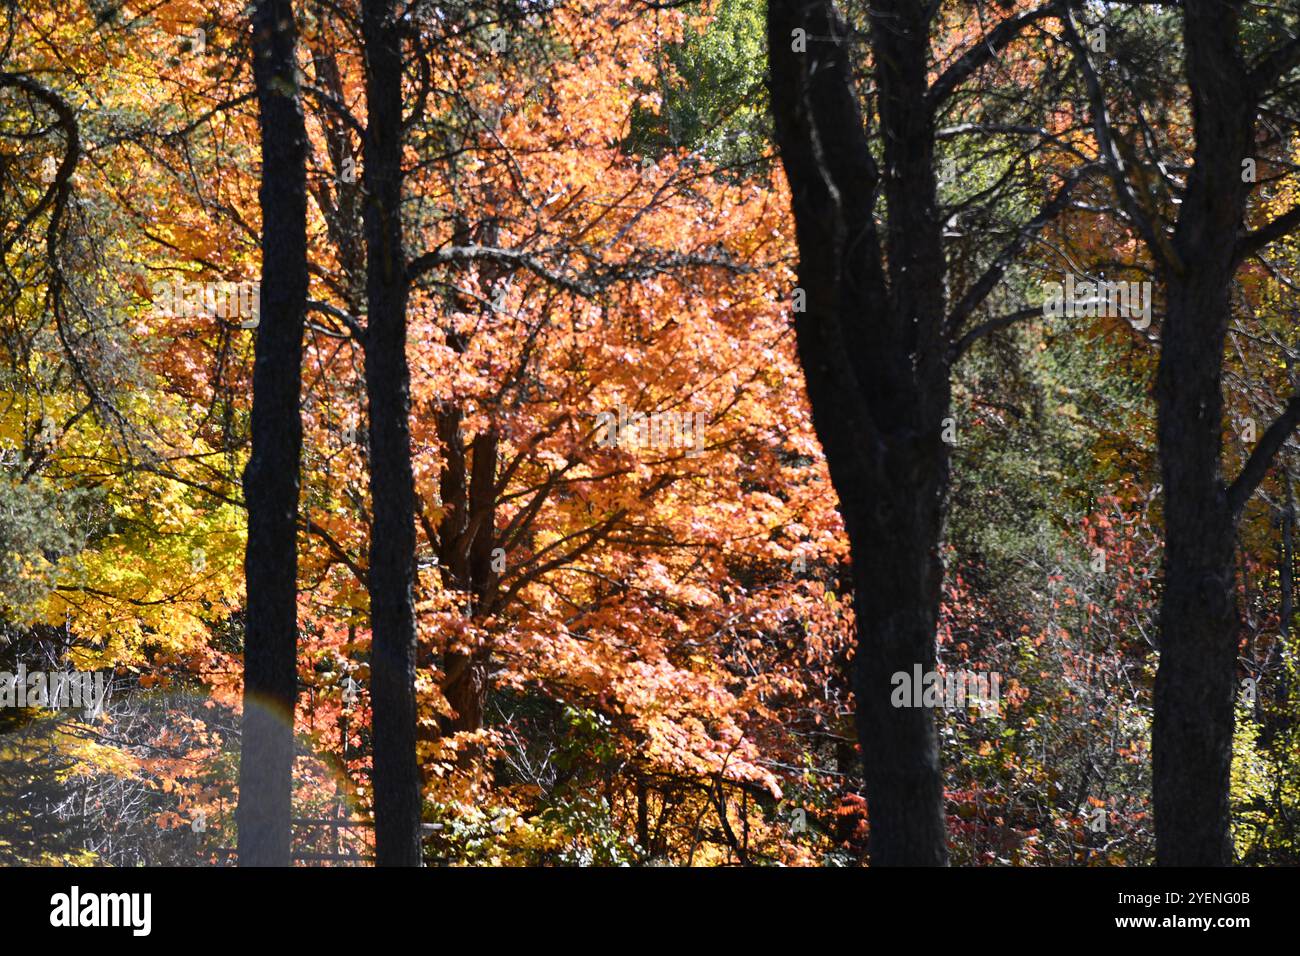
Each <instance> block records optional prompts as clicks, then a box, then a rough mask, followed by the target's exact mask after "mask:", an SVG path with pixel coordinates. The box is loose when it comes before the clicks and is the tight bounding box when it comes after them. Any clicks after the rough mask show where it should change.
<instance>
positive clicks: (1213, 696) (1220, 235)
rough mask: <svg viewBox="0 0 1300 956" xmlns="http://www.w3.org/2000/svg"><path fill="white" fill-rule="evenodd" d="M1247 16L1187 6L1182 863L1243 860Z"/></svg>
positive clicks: (1192, 1)
mask: <svg viewBox="0 0 1300 956" xmlns="http://www.w3.org/2000/svg"><path fill="white" fill-rule="evenodd" d="M1238 21H1239V15H1238V12H1237V10H1236V8H1235V7H1234V6H1233V5H1231V4H1226V3H1220V2H1205V0H1188V3H1187V4H1186V6H1185V19H1184V24H1185V28H1184V34H1185V45H1186V69H1187V77H1188V83H1189V85H1190V87H1191V92H1192V116H1193V123H1194V127H1195V132H1196V148H1195V155H1194V160H1193V168H1192V172H1191V175H1190V177H1189V180H1188V184H1187V190H1186V193H1185V195H1184V198H1183V203H1182V207H1181V210H1180V212H1179V216H1178V223H1177V226H1176V228H1175V230H1174V241H1173V246H1174V251H1175V253H1176V255H1177V257H1178V260H1179V263H1178V264H1177V266H1176V267H1175V268H1172V269H1169V270H1168V271H1167V282H1166V291H1167V296H1168V299H1167V310H1166V316H1165V325H1164V329H1163V331H1162V334H1161V339H1162V343H1163V344H1162V347H1161V354H1160V365H1159V370H1158V373H1157V385H1156V402H1157V426H1158V439H1159V449H1160V466H1161V476H1162V479H1163V482H1164V489H1165V579H1164V592H1163V595H1162V599H1161V609H1160V615H1161V622H1160V664H1159V668H1158V670H1157V672H1156V684H1155V716H1154V722H1153V726H1152V773H1153V789H1154V805H1155V807H1154V808H1155V830H1156V862H1157V863H1159V864H1163V865H1175V866H1224V865H1227V864H1229V863H1231V862H1232V838H1231V830H1230V817H1229V771H1230V767H1231V761H1232V736H1233V698H1234V688H1235V684H1236V658H1237V640H1238V630H1239V618H1238V612H1237V606H1236V593H1235V582H1236V575H1235V569H1234V566H1233V559H1232V556H1233V543H1234V541H1235V540H1236V532H1237V514H1236V513H1234V511H1235V509H1234V507H1233V505H1232V503H1231V501H1230V494H1229V489H1228V487H1227V485H1226V484H1225V482H1224V479H1223V474H1222V468H1221V464H1220V455H1221V450H1222V449H1221V444H1222V430H1223V393H1222V369H1223V348H1224V344H1225V339H1226V336H1227V330H1228V325H1229V322H1230V320H1231V302H1230V291H1231V286H1232V278H1233V275H1234V272H1235V269H1236V262H1235V248H1234V239H1235V238H1236V236H1237V235H1238V233H1239V230H1240V228H1241V225H1242V220H1243V217H1244V214H1245V208H1246V199H1247V196H1248V191H1249V186H1248V185H1247V184H1245V183H1243V182H1242V174H1241V169H1242V166H1241V163H1242V159H1243V158H1244V157H1246V156H1249V155H1250V153H1251V151H1252V149H1251V148H1252V145H1253V136H1254V132H1253V124H1254V110H1255V106H1254V102H1253V96H1252V94H1251V91H1250V88H1249V81H1248V74H1247V70H1246V67H1245V64H1244V62H1243V60H1242V56H1241V53H1240V46H1239V44H1240V39H1239V35H1238V33H1239V31H1238V26H1239V24H1238Z"/></svg>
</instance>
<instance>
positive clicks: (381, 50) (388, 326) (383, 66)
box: [361, 0, 421, 866]
mask: <svg viewBox="0 0 1300 956" xmlns="http://www.w3.org/2000/svg"><path fill="white" fill-rule="evenodd" d="M361 22H362V35H363V39H364V42H365V63H366V102H367V105H368V110H369V114H368V121H367V125H366V136H365V176H364V180H365V186H366V200H365V202H366V205H365V234H366V295H367V304H368V316H369V319H368V323H369V324H368V327H367V337H366V393H367V397H368V399H369V406H370V501H371V510H372V519H371V521H372V524H371V539H370V623H371V634H372V638H373V644H372V651H371V683H370V693H371V708H372V713H373V715H374V734H373V737H374V776H373V783H374V794H375V797H374V799H375V855H376V862H377V863H378V865H380V866H419V865H420V817H421V794H420V768H419V764H418V761H417V759H416V750H415V746H416V744H415V741H416V702H415V640H416V631H415V483H414V479H413V477H412V473H411V433H410V422H409V420H408V418H409V414H410V404H411V402H410V371H409V369H408V368H407V364H406V299H407V274H406V259H405V252H404V250H403V248H402V221H401V195H402V167H401V164H402V140H401V135H402V56H401V34H400V24H399V23H398V22H397V21H396V18H395V14H394V10H393V0H363V2H362V5H361Z"/></svg>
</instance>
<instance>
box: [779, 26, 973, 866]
mask: <svg viewBox="0 0 1300 956" xmlns="http://www.w3.org/2000/svg"><path fill="white" fill-rule="evenodd" d="M873 17H875V18H878V19H877V22H876V23H875V24H874V27H873V32H872V38H873V46H874V48H875V51H876V62H877V70H876V76H877V81H878V83H879V85H880V104H881V105H880V111H881V122H882V124H883V126H884V136H883V139H884V143H885V156H886V165H887V167H888V169H889V175H888V178H887V180H886V181H885V182H884V184H883V190H884V192H885V194H886V196H887V199H888V203H889V229H888V234H887V242H888V250H889V251H888V256H887V257H886V256H884V255H883V254H882V249H881V241H880V237H879V235H878V231H877V228H876V225H875V218H874V217H875V207H876V201H877V198H878V189H879V188H881V184H880V178H879V174H878V171H877V169H876V166H875V163H874V160H873V159H872V155H871V151H870V147H869V144H868V141H867V138H866V133H865V131H864V128H863V118H862V115H861V113H860V111H859V107H858V102H857V99H856V94H855V92H854V88H853V83H852V79H851V75H852V74H851V69H850V65H849V62H848V55H847V39H846V30H845V28H844V25H843V24H842V22H841V21H840V20H839V17H838V15H837V14H836V12H835V11H834V8H833V6H832V4H831V3H829V2H817V3H812V4H808V3H806V2H804V0H771V2H770V3H769V6H768V46H769V56H770V69H771V78H770V85H771V95H772V108H773V114H774V118H775V124H776V138H777V142H778V144H779V146H780V149H781V157H782V162H783V164H784V166H785V171H786V175H787V177H788V179H789V181H790V190H791V202H792V206H793V211H794V218H795V227H796V233H797V239H798V245H799V288H800V289H801V290H802V292H803V293H804V294H805V296H806V308H805V310H804V311H802V312H799V311H798V309H797V307H796V312H795V316H794V319H795V331H796V336H797V343H798V352H799V359H800V362H801V364H802V365H803V368H804V373H805V378H806V382H807V389H808V397H809V401H810V403H811V406H812V414H813V424H814V427H815V428H816V431H817V435H818V437H819V439H820V440H821V443H822V447H823V449H824V451H825V453H826V460H827V465H828V467H829V470H830V474H831V480H832V482H833V483H834V486H835V490H836V492H837V494H838V496H839V499H840V511H841V513H842V514H843V516H844V521H845V525H846V528H847V530H848V534H849V542H850V547H851V551H852V560H853V577H854V582H855V585H854V602H855V603H854V608H855V614H856V618H857V650H856V654H855V657H854V663H853V689H854V695H855V698H856V704H857V729H858V737H859V740H860V742H861V746H862V755H863V773H864V778H865V785H866V791H867V803H868V809H869V813H870V825H871V829H870V837H869V846H868V849H869V854H870V857H871V862H872V864H873V865H944V864H946V863H947V859H948V851H947V840H946V836H945V829H944V815H943V779H942V771H941V766H940V762H939V751H938V741H937V736H936V732H935V725H934V719H933V714H932V713H931V711H930V710H929V709H927V708H923V707H915V708H914V707H894V706H892V704H891V691H892V689H893V685H892V681H891V678H892V676H893V675H894V674H895V673H898V672H902V673H905V674H909V675H910V674H911V673H912V672H913V668H914V666H915V665H917V664H919V665H920V666H921V668H922V670H923V671H927V672H928V671H932V670H933V669H934V667H935V645H934V641H935V625H936V621H937V618H938V610H939V594H940V584H941V581H942V571H943V569H942V563H941V561H940V557H939V541H940V535H941V533H942V521H943V503H944V496H945V493H946V490H947V483H948V454H947V451H948V449H947V446H946V445H945V444H944V443H943V441H942V438H941V436H942V431H943V419H944V417H945V416H946V415H947V410H948V402H949V385H948V363H947V347H946V341H945V330H944V311H943V309H944V294H943V289H944V260H943V252H942V245H941V243H942V237H941V228H942V224H941V222H940V221H939V218H938V216H937V214H936V212H935V181H934V173H933V169H932V165H933V142H934V137H933V128H932V125H931V123H932V121H931V119H930V114H929V111H928V110H927V109H926V108H925V107H924V105H923V101H924V97H925V90H926V64H927V51H928V26H927V24H926V21H925V14H924V13H923V12H922V11H921V5H917V4H911V3H884V4H882V5H881V6H880V7H879V9H877V10H875V11H874V12H873ZM797 29H802V30H803V31H805V34H804V36H805V40H806V52H799V51H798V50H796V49H794V45H795V44H794V42H793V38H794V37H795V33H794V31H795V30H797ZM886 258H887V259H888V262H889V280H888V282H887V281H886V277H885V269H884V265H883V263H884V261H885V259H886Z"/></svg>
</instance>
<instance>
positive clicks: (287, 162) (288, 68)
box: [236, 0, 307, 866]
mask: <svg viewBox="0 0 1300 956" xmlns="http://www.w3.org/2000/svg"><path fill="white" fill-rule="evenodd" d="M295 44H296V27H295V25H294V17H293V8H292V4H291V3H290V2H289V0H259V2H258V4H257V6H256V8H255V10H254V13H253V75H254V80H255V83H256V86H257V100H258V106H259V122H260V127H261V136H262V170H263V173H262V185H261V194H260V195H261V204H262V284H261V306H260V314H259V316H260V321H259V325H258V328H257V342H256V346H255V350H254V356H255V358H254V367H253V412H252V444H253V447H252V454H251V456H250V457H249V461H248V466H247V468H246V469H245V471H244V497H245V500H246V502H247V504H248V545H247V550H246V552H245V556H244V569H245V576H246V578H247V588H248V607H247V615H246V618H245V626H244V716H243V734H242V736H243V743H242V749H241V751H240V758H239V804H238V808H237V810H236V819H237V822H238V826H239V837H238V840H239V844H238V847H239V863H240V865H241V866H288V865H289V864H290V845H291V838H292V834H291V829H290V822H289V821H290V817H291V807H292V784H293V754H294V735H293V720H294V704H295V701H296V699H297V692H298V678H297V644H298V608H297V602H298V591H297V576H298V554H297V525H298V480H299V479H298V468H299V458H300V455H301V452H302V421H301V418H300V417H299V409H298V393H299V382H300V379H301V371H302V336H303V322H304V317H305V313H306V301H307V186H306V167H305V163H306V148H307V135H306V131H305V129H304V124H303V115H302V108H301V105H300V102H299V99H298V95H297V79H296V64H295V55H294V49H295Z"/></svg>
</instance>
